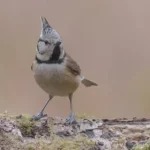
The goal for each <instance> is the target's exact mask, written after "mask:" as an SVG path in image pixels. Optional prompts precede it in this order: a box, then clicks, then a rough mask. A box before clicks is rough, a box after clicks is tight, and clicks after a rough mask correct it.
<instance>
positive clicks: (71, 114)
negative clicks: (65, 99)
mask: <svg viewBox="0 0 150 150" xmlns="http://www.w3.org/2000/svg"><path fill="white" fill-rule="evenodd" d="M69 100H70V115H69V118H68V119H67V122H66V123H67V124H72V123H73V121H74V120H75V115H74V113H73V107H72V94H70V95H69Z"/></svg>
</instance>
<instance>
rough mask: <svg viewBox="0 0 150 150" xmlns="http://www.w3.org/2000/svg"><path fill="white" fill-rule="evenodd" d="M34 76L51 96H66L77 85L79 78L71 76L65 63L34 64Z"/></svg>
mask: <svg viewBox="0 0 150 150" xmlns="http://www.w3.org/2000/svg"><path fill="white" fill-rule="evenodd" d="M33 72H34V77H35V80H36V82H37V84H38V85H39V86H40V87H41V88H42V89H43V90H44V91H45V92H46V93H48V94H50V95H52V96H67V95H68V94H71V93H73V92H74V91H75V90H76V89H77V87H78V86H79V83H80V80H79V78H78V77H76V76H73V75H72V74H71V73H70V72H69V71H68V70H67V69H66V67H65V64H63V63H62V64H37V63H36V64H34V65H33Z"/></svg>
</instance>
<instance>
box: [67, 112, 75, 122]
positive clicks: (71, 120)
mask: <svg viewBox="0 0 150 150" xmlns="http://www.w3.org/2000/svg"><path fill="white" fill-rule="evenodd" d="M74 121H75V115H74V113H71V114H70V116H69V118H68V119H67V121H66V123H67V124H72V123H73V122H74Z"/></svg>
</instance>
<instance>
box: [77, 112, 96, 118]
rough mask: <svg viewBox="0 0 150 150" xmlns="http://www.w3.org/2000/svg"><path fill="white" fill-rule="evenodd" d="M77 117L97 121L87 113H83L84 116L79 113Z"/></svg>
mask: <svg viewBox="0 0 150 150" xmlns="http://www.w3.org/2000/svg"><path fill="white" fill-rule="evenodd" d="M75 116H76V118H77V119H95V117H94V116H90V115H88V114H86V113H83V114H79V113H77V114H75Z"/></svg>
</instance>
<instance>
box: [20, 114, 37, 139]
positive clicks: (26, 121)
mask: <svg viewBox="0 0 150 150" xmlns="http://www.w3.org/2000/svg"><path fill="white" fill-rule="evenodd" d="M17 121H18V127H19V129H20V130H21V133H22V135H23V136H31V137H32V136H33V133H32V131H33V127H34V125H35V121H31V117H30V116H28V115H23V116H21V117H20V119H17Z"/></svg>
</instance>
